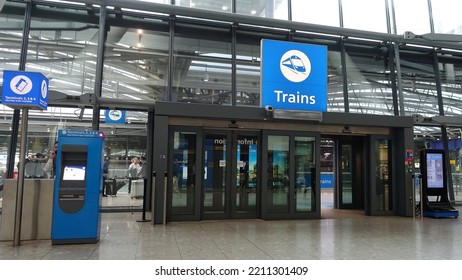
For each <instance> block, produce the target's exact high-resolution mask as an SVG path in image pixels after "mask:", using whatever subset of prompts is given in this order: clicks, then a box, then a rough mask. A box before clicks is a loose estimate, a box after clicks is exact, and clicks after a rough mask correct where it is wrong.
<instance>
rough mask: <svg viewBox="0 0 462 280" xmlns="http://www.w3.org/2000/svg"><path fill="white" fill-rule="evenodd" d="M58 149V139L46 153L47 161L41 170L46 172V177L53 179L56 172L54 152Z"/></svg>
mask: <svg viewBox="0 0 462 280" xmlns="http://www.w3.org/2000/svg"><path fill="white" fill-rule="evenodd" d="M57 151H58V141H57V140H56V141H55V144H54V145H53V149H52V150H51V151H50V152H49V153H48V161H47V163H46V164H45V168H43V170H44V171H45V172H46V173H47V174H48V178H50V179H53V178H54V177H55V174H56V153H57Z"/></svg>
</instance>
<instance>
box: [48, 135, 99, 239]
mask: <svg viewBox="0 0 462 280" xmlns="http://www.w3.org/2000/svg"><path fill="white" fill-rule="evenodd" d="M103 147H104V133H103V132H101V131H84V130H60V131H59V132H58V150H57V157H56V177H55V184H54V198H53V221H52V228H51V240H52V244H72V243H97V242H98V241H99V234H100V225H101V214H100V211H99V209H100V205H101V194H102V187H103V181H102V178H103Z"/></svg>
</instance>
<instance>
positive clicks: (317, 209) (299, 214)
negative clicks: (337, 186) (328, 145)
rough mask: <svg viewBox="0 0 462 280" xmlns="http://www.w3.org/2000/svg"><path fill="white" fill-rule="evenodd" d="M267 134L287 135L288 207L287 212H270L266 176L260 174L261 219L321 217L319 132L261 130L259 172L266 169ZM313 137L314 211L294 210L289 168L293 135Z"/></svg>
mask: <svg viewBox="0 0 462 280" xmlns="http://www.w3.org/2000/svg"><path fill="white" fill-rule="evenodd" d="M268 136H289V169H290V173H291V179H289V192H288V196H289V202H288V203H289V209H288V212H287V213H270V212H269V206H268V202H267V196H268V190H267V185H268V178H267V176H261V197H262V198H261V205H262V207H261V209H262V210H261V215H262V218H263V219H266V220H271V219H302V218H313V219H319V218H321V192H320V189H321V186H320V185H321V184H320V174H321V171H320V170H321V168H320V166H321V160H320V152H321V144H320V142H321V133H319V132H313V131H285V130H263V131H262V138H261V139H262V141H261V142H262V145H261V151H262V152H261V163H262V164H261V168H260V170H261V172H260V173H264V172H265V171H266V170H268V168H269V166H268ZM297 136H301V137H313V138H314V139H315V140H314V142H315V144H314V163H315V172H314V177H315V178H314V180H313V183H314V184H315V186H314V187H312V195H313V197H314V201H313V202H314V203H315V206H314V211H296V197H295V188H296V186H295V184H296V179H295V177H296V176H295V170H294V168H291V167H293V166H295V153H294V150H295V141H294V139H295V137H297ZM262 175H263V174H262Z"/></svg>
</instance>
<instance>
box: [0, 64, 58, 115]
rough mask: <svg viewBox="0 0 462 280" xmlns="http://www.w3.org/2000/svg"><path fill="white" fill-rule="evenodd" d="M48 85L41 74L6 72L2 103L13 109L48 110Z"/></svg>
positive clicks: (4, 73) (4, 72)
mask: <svg viewBox="0 0 462 280" xmlns="http://www.w3.org/2000/svg"><path fill="white" fill-rule="evenodd" d="M48 84H49V82H48V78H47V77H45V76H44V75H43V74H41V73H36V72H24V71H9V70H4V71H3V87H2V88H3V91H2V103H3V104H4V105H7V106H9V107H12V108H24V107H27V108H31V109H40V110H46V109H47V107H48Z"/></svg>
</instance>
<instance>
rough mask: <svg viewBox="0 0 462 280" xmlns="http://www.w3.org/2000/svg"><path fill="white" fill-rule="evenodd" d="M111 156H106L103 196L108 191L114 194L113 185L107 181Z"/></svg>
mask: <svg viewBox="0 0 462 280" xmlns="http://www.w3.org/2000/svg"><path fill="white" fill-rule="evenodd" d="M108 174H109V157H105V158H104V163H103V196H107V195H108V193H109V194H112V190H111V188H110V187H111V186H110V185H109V184H108V183H107V182H106V181H107V180H108V179H109V177H108Z"/></svg>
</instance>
